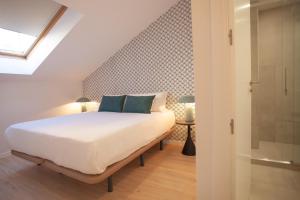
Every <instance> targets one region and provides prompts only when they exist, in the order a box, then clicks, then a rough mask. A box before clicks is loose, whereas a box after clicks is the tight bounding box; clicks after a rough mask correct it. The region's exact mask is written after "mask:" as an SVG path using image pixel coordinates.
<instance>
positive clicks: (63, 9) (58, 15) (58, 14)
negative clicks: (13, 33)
mask: <svg viewBox="0 0 300 200" xmlns="http://www.w3.org/2000/svg"><path fill="white" fill-rule="evenodd" d="M66 10H67V7H66V6H64V5H62V6H61V7H60V8H59V9H58V11H57V12H56V14H55V15H54V16H53V17H52V19H51V20H50V22H49V23H48V24H47V26H46V27H45V28H44V30H43V31H42V32H41V33H40V35H39V36H38V37H37V38H36V40H35V41H34V43H33V44H32V45H31V46H30V47H29V48H28V50H27V51H26V52H25V53H24V54H19V53H10V52H6V51H1V50H0V55H1V56H9V57H15V58H22V59H27V58H28V57H29V56H30V54H31V52H32V51H33V50H34V49H35V47H36V46H38V44H39V43H40V42H41V41H42V40H43V39H44V38H45V37H46V36H47V34H48V33H49V32H50V31H51V29H52V28H53V26H54V25H55V24H56V23H57V22H58V21H59V19H60V18H61V17H62V16H63V14H64V13H65V12H66Z"/></svg>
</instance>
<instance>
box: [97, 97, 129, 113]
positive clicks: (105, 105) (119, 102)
mask: <svg viewBox="0 0 300 200" xmlns="http://www.w3.org/2000/svg"><path fill="white" fill-rule="evenodd" d="M125 97H126V95H122V96H103V97H102V101H101V104H100V106H99V109H98V112H122V110H123V105H124V100H125Z"/></svg>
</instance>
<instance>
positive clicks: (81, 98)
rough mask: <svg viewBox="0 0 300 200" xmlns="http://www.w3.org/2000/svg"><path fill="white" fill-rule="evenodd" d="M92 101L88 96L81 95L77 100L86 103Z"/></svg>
mask: <svg viewBox="0 0 300 200" xmlns="http://www.w3.org/2000/svg"><path fill="white" fill-rule="evenodd" d="M90 101H91V100H90V99H89V98H86V97H80V98H79V99H77V100H76V102H79V103H85V102H90Z"/></svg>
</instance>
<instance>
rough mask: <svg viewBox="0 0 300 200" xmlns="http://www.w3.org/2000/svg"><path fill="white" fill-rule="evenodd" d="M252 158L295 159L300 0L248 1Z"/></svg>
mask: <svg viewBox="0 0 300 200" xmlns="http://www.w3.org/2000/svg"><path fill="white" fill-rule="evenodd" d="M250 16H251V68H252V72H251V73H252V78H251V79H252V81H251V83H250V85H251V92H252V108H251V109H252V110H251V112H252V115H251V118H252V119H251V120H252V125H251V128H252V134H251V143H252V144H251V145H252V159H254V160H256V161H263V162H273V163H281V164H295V165H298V164H300V2H299V1H296V0H256V1H254V0H252V1H251V14H250Z"/></svg>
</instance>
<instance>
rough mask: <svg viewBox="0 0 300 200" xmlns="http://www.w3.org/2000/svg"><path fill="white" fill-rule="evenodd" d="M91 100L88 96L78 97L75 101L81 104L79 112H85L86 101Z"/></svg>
mask: <svg viewBox="0 0 300 200" xmlns="http://www.w3.org/2000/svg"><path fill="white" fill-rule="evenodd" d="M90 101H91V100H90V99H89V98H86V97H80V98H79V99H77V100H76V102H78V103H80V104H81V112H86V111H87V109H86V103H87V102H90Z"/></svg>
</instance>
